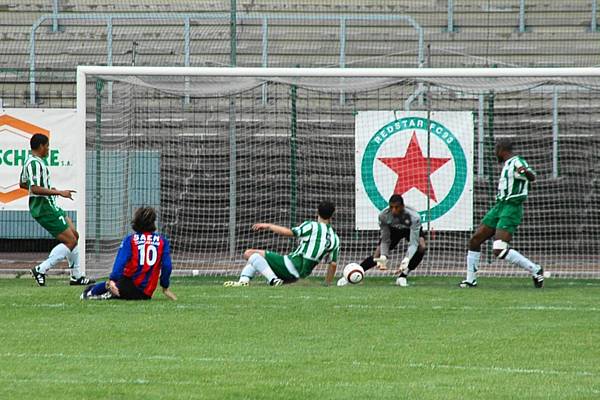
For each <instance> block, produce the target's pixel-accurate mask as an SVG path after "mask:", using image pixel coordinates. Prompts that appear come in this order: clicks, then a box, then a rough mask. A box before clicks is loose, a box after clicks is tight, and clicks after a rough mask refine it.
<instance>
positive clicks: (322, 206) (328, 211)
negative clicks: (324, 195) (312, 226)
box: [317, 200, 335, 219]
mask: <svg viewBox="0 0 600 400" xmlns="http://www.w3.org/2000/svg"><path fill="white" fill-rule="evenodd" d="M317 212H318V213H319V216H320V217H321V218H323V219H329V218H331V217H332V216H333V213H334V212H335V205H334V204H333V202H331V201H329V200H323V201H322V202H320V203H319V207H318V208H317Z"/></svg>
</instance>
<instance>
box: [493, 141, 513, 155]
mask: <svg viewBox="0 0 600 400" xmlns="http://www.w3.org/2000/svg"><path fill="white" fill-rule="evenodd" d="M513 148H514V145H513V142H512V141H511V140H510V139H498V141H497V142H496V149H498V150H505V151H509V152H511V153H512V151H513Z"/></svg>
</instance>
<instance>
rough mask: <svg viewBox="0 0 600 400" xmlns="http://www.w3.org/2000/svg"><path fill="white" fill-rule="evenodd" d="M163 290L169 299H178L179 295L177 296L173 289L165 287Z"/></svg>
mask: <svg viewBox="0 0 600 400" xmlns="http://www.w3.org/2000/svg"><path fill="white" fill-rule="evenodd" d="M162 291H163V294H164V295H165V297H166V298H168V299H169V300H173V301H177V296H175V293H173V292H172V291H171V289H169V288H163V290H162Z"/></svg>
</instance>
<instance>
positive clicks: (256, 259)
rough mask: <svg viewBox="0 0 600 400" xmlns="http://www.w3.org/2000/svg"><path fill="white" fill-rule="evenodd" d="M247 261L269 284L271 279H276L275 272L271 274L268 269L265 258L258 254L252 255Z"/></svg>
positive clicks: (271, 271)
mask: <svg viewBox="0 0 600 400" xmlns="http://www.w3.org/2000/svg"><path fill="white" fill-rule="evenodd" d="M248 261H250V264H252V265H253V266H254V269H256V270H257V271H258V272H260V273H261V274H262V275H263V276H264V277H265V278H266V279H267V282H271V281H272V280H273V279H275V278H277V275H275V272H273V270H272V269H271V267H269V263H268V262H267V260H265V258H264V257H263V256H261V255H260V254H257V253H254V254H252V256H251V257H250V259H249V260H248Z"/></svg>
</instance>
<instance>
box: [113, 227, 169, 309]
mask: <svg viewBox="0 0 600 400" xmlns="http://www.w3.org/2000/svg"><path fill="white" fill-rule="evenodd" d="M171 269H172V266H171V249H170V247H169V242H168V241H167V239H166V238H165V237H163V236H162V235H160V234H158V233H156V232H136V233H132V234H131V235H128V236H126V237H125V239H123V242H122V243H121V247H120V248H119V252H118V253H117V257H116V259H115V264H114V265H113V270H112V272H111V274H110V280H112V281H118V280H119V279H121V278H122V277H128V278H131V280H132V281H133V284H134V285H135V286H136V287H137V288H138V289H140V290H141V291H143V292H144V293H145V294H146V295H147V296H150V297H152V294H153V293H154V290H155V289H156V285H157V284H158V279H159V275H160V286H162V287H163V288H168V287H169V279H170V277H171Z"/></svg>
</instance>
